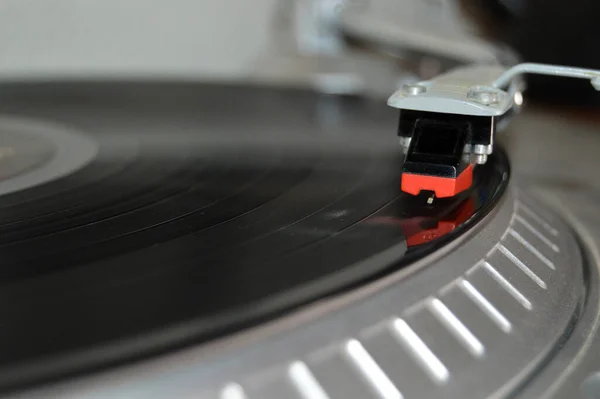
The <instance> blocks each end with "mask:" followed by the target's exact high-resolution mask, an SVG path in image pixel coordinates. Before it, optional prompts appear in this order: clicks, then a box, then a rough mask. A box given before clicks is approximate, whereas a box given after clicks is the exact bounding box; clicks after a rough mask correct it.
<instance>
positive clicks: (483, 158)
mask: <svg viewBox="0 0 600 399" xmlns="http://www.w3.org/2000/svg"><path fill="white" fill-rule="evenodd" d="M474 158H475V163H476V164H478V165H483V164H484V163H486V162H487V158H488V156H487V155H485V154H477V155H475V157H474Z"/></svg>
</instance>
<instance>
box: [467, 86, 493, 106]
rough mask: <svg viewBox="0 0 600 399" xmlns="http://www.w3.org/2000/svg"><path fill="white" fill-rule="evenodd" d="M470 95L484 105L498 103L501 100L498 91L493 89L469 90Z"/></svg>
mask: <svg viewBox="0 0 600 399" xmlns="http://www.w3.org/2000/svg"><path fill="white" fill-rule="evenodd" d="M468 97H469V98H470V99H472V100H475V101H477V102H478V103H481V104H484V105H492V104H497V103H498V102H499V101H500V98H499V97H498V93H496V92H494V91H491V90H483V89H480V90H474V91H471V92H469V94H468Z"/></svg>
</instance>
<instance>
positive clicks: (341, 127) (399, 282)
mask: <svg viewBox="0 0 600 399" xmlns="http://www.w3.org/2000/svg"><path fill="white" fill-rule="evenodd" d="M0 7H1V6H0ZM365 12H366V13H367V14H368V12H369V10H368V9H367V10H365V9H363V8H358V9H354V8H350V9H348V12H347V13H346V14H343V15H342V19H341V25H340V26H342V28H343V29H346V30H347V32H346V33H353V34H354V35H362V36H363V37H364V38H365V40H369V41H371V42H373V41H377V40H379V43H380V44H382V43H384V44H385V45H386V46H389V45H393V43H392V41H393V40H392V39H394V38H397V37H400V36H401V35H400V36H398V35H397V34H396V33H395V34H394V35H391V36H390V35H387V36H386V37H385V38H384V39H385V40H382V37H381V36H378V35H377V34H376V33H377V32H374V31H373V30H369V29H366V28H367V27H369V26H371V25H370V23H369V18H367V17H368V15H367V14H361V13H365ZM359 15H363V16H365V15H367V17H365V18H359ZM430 15H431V14H430ZM357 18H358V19H357ZM357 21H358V22H357ZM387 32H388V34H389V33H390V31H387ZM442 36H444V35H442ZM449 37H450V36H449V35H445V36H444V38H443V41H442V43H446V44H447V45H450V44H451V42H452V40H450V41H448V40H449ZM402 38H403V41H402V45H403V46H406V45H407V42H411V40H414V38H412V39H411V37H408V38H407V37H402ZM462 38H463V36H460V38H459V39H455V41H454V43H455V44H457V43H459V42H461V40H462ZM330 39H331V38H330ZM395 43H396V44H397V42H395ZM462 43H463V46H462V47H461V46H459V47H460V48H462V49H463V50H464V51H463V52H460V53H454V55H458V54H460V60H458V59H450V58H452V57H451V56H452V52H448V51H447V50H448V49H447V46H445V45H439V44H440V43H439V42H437V44H438V45H439V46H433V45H432V46H429V47H428V48H427V51H428V52H433V53H436V54H435V56H436V57H438V58H437V59H439V60H441V61H440V64H439V66H440V67H442V68H443V69H444V70H446V69H448V70H456V69H452V68H455V67H456V65H454V64H458V63H464V62H465V60H466V59H467V58H471V59H470V60H469V61H474V62H477V61H478V60H477V59H474V58H478V59H479V61H485V60H488V61H489V58H488V57H489V56H490V52H488V50H489V48H487V47H485V48H483V47H477V46H478V45H479V44H478V43H471V44H470V45H469V46H466V45H464V43H466V42H464V41H462ZM457 46H458V44H457ZM334 47H335V46H334ZM376 47H377V46H376ZM459 47H457V48H459ZM441 53H443V54H441ZM332 54H334V55H332ZM348 54H349V53H345V52H344V53H343V55H340V53H337V52H335V51H334V52H333V53H331V52H330V53H327V54H315V53H311V54H309V55H307V54H306V53H304V54H301V55H295V56H294V57H298V58H297V60H303V61H298V62H299V63H300V65H304V66H305V67H306V69H305V70H301V71H300V72H298V71H295V72H294V73H293V74H288V73H287V72H286V70H285V68H284V69H280V70H277V71H276V69H277V68H280V67H282V66H285V65H289V64H286V62H283V61H282V59H287V60H289V55H287V54H286V55H283V56H282V55H281V54H278V55H277V56H276V57H277V60H278V62H275V61H274V62H272V63H269V65H270V66H271V67H272V69H270V70H269V71H268V72H269V73H267V71H265V70H262V71H258V72H257V73H256V75H254V77H253V78H248V79H243V80H242V81H240V80H238V79H235V80H229V81H225V80H221V81H208V79H195V78H190V77H189V76H187V77H186V78H185V79H176V78H175V79H174V78H172V77H169V76H165V75H163V76H153V77H152V78H147V77H144V78H138V79H135V78H132V77H131V76H130V75H129V74H128V73H123V74H122V76H124V77H122V78H115V77H110V78H106V77H105V78H100V77H98V76H97V75H94V74H90V75H89V76H88V77H84V76H76V77H72V76H71V77H70V78H69V77H65V76H66V75H62V76H58V75H57V74H56V73H52V74H51V78H48V77H40V76H37V77H36V76H27V77H23V76H16V77H13V78H12V79H9V78H4V79H3V80H2V82H0V304H1V305H0V320H1V321H2V322H1V325H2V328H0V390H1V391H2V394H3V395H4V396H5V397H9V398H37V397H40V398H41V397H43V398H48V397H60V398H70V397H73V398H107V397H110V398H138V397H139V398H214V399H255V398H261V399H263V398H264V399H271V398H297V399H326V398H330V399H336V398H348V399H350V398H373V399H376V398H385V399H388V398H396V399H400V398H407V399H410V398H454V397H456V398H503V397H516V398H530V397H531V398H534V397H535V398H539V397H552V398H564V397H569V398H576V397H578V398H595V397H599V395H600V374H598V372H599V371H600V360H598V359H597V356H595V353H596V352H597V350H598V349H599V346H600V338H598V336H597V330H598V326H599V322H600V294H599V291H598V284H597V282H598V279H599V276H598V264H600V263H599V262H600V252H599V249H598V248H599V241H600V231H598V227H597V226H598V225H599V223H598V220H599V219H600V215H599V214H598V212H597V205H596V204H597V201H598V192H597V186H598V178H597V173H596V172H595V171H596V170H597V168H598V166H600V165H599V162H600V161H599V160H598V158H597V156H596V151H595V148H599V147H597V146H598V145H599V144H600V136H598V130H599V128H598V125H597V121H596V120H594V118H593V117H592V118H588V117H587V116H586V115H581V111H578V112H579V113H578V112H570V111H566V110H565V108H562V109H561V110H560V111H554V110H550V111H549V110H548V109H547V108H543V107H542V108H536V107H532V108H526V109H524V110H522V111H519V112H516V114H515V115H512V114H511V115H507V116H508V117H509V119H510V120H509V121H508V122H507V124H506V126H505V125H504V121H502V123H503V124H501V125H499V129H498V130H499V132H498V134H497V135H496V136H497V137H496V136H494V140H492V141H490V142H489V143H488V144H490V146H491V144H492V143H493V151H492V150H491V148H490V147H486V148H485V149H484V150H485V154H483V153H480V154H476V153H473V154H467V155H472V157H466V158H468V160H469V162H471V160H472V162H473V164H476V166H475V167H473V168H472V180H470V182H469V184H468V185H467V186H466V187H464V188H463V189H462V190H458V191H456V192H453V193H452V195H448V196H444V195H438V196H435V198H433V199H432V197H431V196H430V193H429V192H427V191H428V190H427V189H424V190H423V192H420V193H419V192H413V193H409V192H405V191H406V190H404V191H403V186H402V184H401V182H402V179H403V172H404V171H405V170H404V169H403V167H404V166H403V165H405V162H404V157H405V155H406V153H410V152H411V151H414V150H415V139H414V136H413V139H412V140H413V141H412V145H411V144H410V143H409V141H410V140H408V139H407V136H405V137H404V141H402V142H403V143H405V144H406V146H405V147H402V145H399V144H398V133H399V132H398V110H397V109H394V108H393V107H390V106H388V104H386V98H385V97H384V95H383V94H384V93H383V92H382V89H381V86H380V83H381V81H380V80H378V79H379V78H381V77H382V76H386V75H385V74H382V73H379V72H381V69H379V68H377V65H383V64H386V63H387V62H388V61H384V60H382V59H381V58H378V57H375V56H373V57H374V58H373V59H374V61H372V62H371V61H369V62H367V63H365V64H360V63H358V64H348V63H346V62H343V60H344V59H346V58H352V57H355V56H356V54H351V53H350V55H348ZM360 57H362V55H361V56H360ZM360 57H359V58H360ZM456 58H458V57H456ZM322 59H327V60H328V63H327V65H328V66H327V68H329V67H332V68H333V69H336V68H335V67H336V66H340V69H341V70H344V72H343V74H341V75H340V74H338V75H332V74H330V73H329V72H328V73H327V74H324V73H323V71H322V70H321V68H323V65H325V64H323V63H321V62H316V63H312V62H311V61H310V60H322ZM361 59H362V58H361ZM302 62H305V63H302ZM266 63H267V59H266V58H265V59H263V60H261V61H260V62H259V65H265V64H266ZM450 64H452V65H450ZM469 64H472V63H471V62H469ZM478 65H481V64H478ZM363 67H365V68H364V69H363ZM344 68H346V69H344ZM459 68H460V67H459ZM259 69H260V68H259ZM391 70H394V68H393V67H389V68H386V71H388V72H389V71H391ZM348 71H352V73H351V74H350V75H351V76H352V77H353V79H345V78H348V76H350V75H348V73H349V72H348ZM374 71H377V73H376V74H375V72H374ZM413 72H414V71H413ZM413 72H410V73H409V72H407V70H406V69H405V68H401V69H400V70H399V71H398V72H397V74H396V76H395V77H394V80H393V82H391V81H388V84H389V86H388V87H389V88H390V90H388V92H387V93H385V96H389V95H391V94H392V92H393V91H395V90H396V89H399V90H400V92H402V90H404V92H406V89H403V88H402V87H403V86H402V85H403V84H406V79H408V77H410V76H413ZM421 72H422V71H421ZM371 74H375V75H376V76H377V77H378V79H375V80H377V82H376V83H374V85H373V86H369V87H366V86H364V85H363V84H362V83H365V82H366V81H367V80H365V79H364V78H365V77H369V76H371ZM414 74H416V75H419V76H420V77H421V79H423V82H426V84H428V83H427V82H431V79H432V77H431V76H427V74H425V73H419V72H418V71H417V72H414ZM375 75H373V76H375ZM468 75H469V76H471V77H472V76H473V74H471V73H469V74H468ZM340 76H342V77H345V78H344V79H340ZM436 76H437V75H436ZM354 78H356V79H354ZM396 78H398V79H397V80H396ZM266 80H269V81H268V82H266ZM398 81H400V83H399V84H398ZM349 82H350V83H349ZM356 82H362V83H361V84H359V85H355V84H354V83H356ZM390 82H391V83H390ZM413 84H414V83H413ZM511 90H512V91H511ZM511 90H509V91H508V93H509V94H510V98H508V100H507V101H509V102H511V101H512V102H511V103H510V105H511V107H510V108H511V109H514V110H516V111H517V108H518V107H517V106H518V105H520V102H521V101H520V100H522V97H521V92H520V86H519V85H517V86H515V87H513V89H511ZM503 93H504V92H503ZM525 98H526V95H525ZM396 99H398V98H397V97H396ZM515 99H517V100H518V101H517V102H518V103H519V104H515V103H514V101H515ZM390 104H392V105H394V104H395V105H398V106H399V108H401V109H404V110H405V109H407V108H406V107H407V105H406V103H405V102H394V101H392V100H391V99H390ZM411 111H414V112H416V111H415V109H411ZM417 111H418V110H417ZM442 111H443V110H442ZM400 120H401V121H402V116H401V118H400ZM461 123H462V122H461ZM415 126H416V125H415ZM566 130H568V131H569V132H572V133H571V135H570V136H569V139H568V143H569V144H568V145H565V140H566V138H565V134H566V133H565V131H566ZM415 131H416V130H415ZM400 133H401V132H400ZM461 137H462V136H461ZM469 137H471V136H469ZM460 143H461V148H462V147H463V145H464V144H465V143H464V142H463V141H461V142H460ZM469 144H474V143H469ZM475 144H478V145H481V143H475ZM475 144H474V145H473V146H470V145H469V146H468V147H469V148H470V149H472V150H473V151H475ZM463 155H464V154H461V156H459V158H460V159H459V160H458V161H460V162H463V161H464V162H467V161H466V158H464V157H463V158H464V159H463V158H461V157H462V156H463ZM478 155H479V157H477V156H478ZM481 155H485V157H482V156H481ZM428 159H429V158H428ZM575 160H576V161H575ZM458 161H457V162H458ZM569 162H570V163H569ZM566 165H568V166H566Z"/></svg>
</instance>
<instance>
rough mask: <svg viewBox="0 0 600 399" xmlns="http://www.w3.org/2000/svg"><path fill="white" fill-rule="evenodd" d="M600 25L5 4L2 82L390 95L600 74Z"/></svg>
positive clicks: (486, 2) (535, 6)
mask: <svg viewBox="0 0 600 399" xmlns="http://www.w3.org/2000/svg"><path fill="white" fill-rule="evenodd" d="M599 15H600V2H598V1H597V0H571V1H569V2H565V1H562V0H253V1H246V0H222V1H214V0H172V1H168V2H166V1H157V0H103V1H96V0H44V1H39V0H3V1H2V2H0V79H5V80H6V79H9V80H10V79H14V80H21V79H28V78H34V79H52V78H66V79H74V78H81V77H86V78H89V77H93V78H115V77H117V78H135V79H156V78H167V79H197V78H202V79H207V80H219V81H223V80H228V81H231V80H245V81H248V80H254V81H261V82H264V81H269V82H274V83H285V84H301V85H306V84H309V85H313V86H317V87H319V88H321V89H322V90H326V91H337V92H339V91H343V92H344V91H345V92H357V91H361V90H362V91H364V90H368V91H371V92H380V93H381V95H383V93H384V92H385V93H386V94H387V93H389V91H390V88H389V84H390V83H389V82H390V81H391V80H397V79H401V80H402V79H414V75H415V74H416V75H419V76H421V77H426V76H428V75H432V74H435V73H438V72H439V71H440V70H443V69H446V68H448V67H451V66H452V65H455V64H461V63H466V62H501V63H506V64H512V63H515V62H516V61H517V60H520V61H535V62H546V63H558V64H565V65H575V66H581V67H589V68H594V67H595V68H598V67H600V56H599V55H598V52H597V51H596V49H597V43H598V38H600V24H598V23H597V19H598V16H599ZM508 48H510V50H507V49H508ZM390 61H391V62H390ZM391 65H394V67H391ZM529 86H530V95H536V97H538V98H541V99H543V100H545V101H562V102H565V101H567V102H571V103H572V102H577V103H581V104H589V103H596V102H597V99H596V96H594V95H593V91H592V90H591V89H590V88H589V85H588V84H587V82H585V81H578V80H568V79H565V80H556V79H553V80H552V81H551V83H548V81H547V80H546V79H544V78H536V79H531V82H530V84H529ZM565 96H567V97H566V98H567V100H565Z"/></svg>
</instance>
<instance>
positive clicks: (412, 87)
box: [402, 83, 427, 96]
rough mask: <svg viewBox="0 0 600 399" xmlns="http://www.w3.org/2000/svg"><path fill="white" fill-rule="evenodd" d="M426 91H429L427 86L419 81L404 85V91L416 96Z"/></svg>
mask: <svg viewBox="0 0 600 399" xmlns="http://www.w3.org/2000/svg"><path fill="white" fill-rule="evenodd" d="M425 91H427V88H426V87H425V86H423V85H421V84H418V83H416V84H405V85H403V86H402V92H404V93H405V94H408V95H411V96H416V95H418V94H421V93H425Z"/></svg>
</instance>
